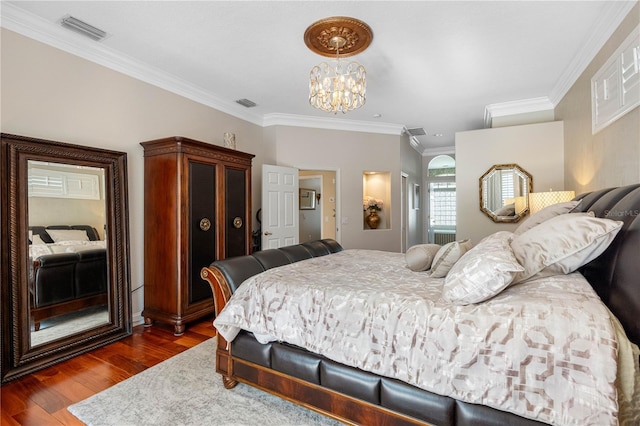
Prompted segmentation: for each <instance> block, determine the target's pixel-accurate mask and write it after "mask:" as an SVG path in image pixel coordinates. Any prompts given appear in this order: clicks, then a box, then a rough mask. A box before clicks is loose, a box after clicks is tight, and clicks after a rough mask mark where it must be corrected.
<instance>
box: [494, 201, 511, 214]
mask: <svg viewBox="0 0 640 426" xmlns="http://www.w3.org/2000/svg"><path fill="white" fill-rule="evenodd" d="M495 214H496V216H514V215H515V214H516V205H515V204H514V203H511V204H507V205H506V206H504V207H502V208H500V209H499V210H498V211H497V212H495Z"/></svg>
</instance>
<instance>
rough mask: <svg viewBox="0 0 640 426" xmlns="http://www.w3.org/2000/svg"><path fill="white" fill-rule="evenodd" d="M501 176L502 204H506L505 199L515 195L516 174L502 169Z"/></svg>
mask: <svg viewBox="0 0 640 426" xmlns="http://www.w3.org/2000/svg"><path fill="white" fill-rule="evenodd" d="M500 176H501V178H502V205H504V200H506V199H508V198H514V197H515V191H514V188H513V177H514V176H513V172H511V171H502V172H501V173H500Z"/></svg>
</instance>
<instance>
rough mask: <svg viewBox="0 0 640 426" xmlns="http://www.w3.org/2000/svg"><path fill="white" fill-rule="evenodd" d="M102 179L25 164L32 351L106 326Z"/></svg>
mask: <svg viewBox="0 0 640 426" xmlns="http://www.w3.org/2000/svg"><path fill="white" fill-rule="evenodd" d="M104 179H105V171H104V169H103V168H98V167H89V166H77V165H70V164H65V163H56V162H43V161H33V160H29V161H28V179H27V180H28V212H29V214H28V216H29V217H28V219H29V222H28V223H29V227H28V234H29V235H28V241H29V262H28V265H29V269H30V270H29V321H30V345H31V347H35V346H38V345H42V344H44V343H47V342H50V341H53V340H57V339H61V338H64V337H67V336H69V335H73V334H75V333H78V332H81V331H84V330H89V329H92V328H95V327H99V326H101V325H104V324H107V323H108V322H109V309H108V297H107V296H108V294H107V284H108V282H109V281H108V280H109V277H108V268H107V245H106V243H107V242H106V232H107V226H106V202H105V182H104Z"/></svg>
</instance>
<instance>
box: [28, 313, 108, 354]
mask: <svg viewBox="0 0 640 426" xmlns="http://www.w3.org/2000/svg"><path fill="white" fill-rule="evenodd" d="M108 322H109V311H108V310H107V306H106V305H103V306H95V307H93V308H88V309H84V310H81V311H77V312H73V313H70V314H67V315H61V316H59V317H55V318H51V319H48V320H43V321H42V322H41V323H40V330H38V331H34V330H33V327H32V330H31V346H38V345H42V344H44V343H47V342H50V341H52V340H57V339H60V338H63V337H67V336H69V335H71V334H76V333H79V332H81V331H84V330H89V329H92V328H95V327H98V326H101V325H103V324H107V323H108Z"/></svg>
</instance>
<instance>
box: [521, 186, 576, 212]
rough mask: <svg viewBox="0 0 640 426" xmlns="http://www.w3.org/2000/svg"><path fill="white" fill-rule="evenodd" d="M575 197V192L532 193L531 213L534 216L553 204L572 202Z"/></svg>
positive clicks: (530, 197) (530, 200)
mask: <svg viewBox="0 0 640 426" xmlns="http://www.w3.org/2000/svg"><path fill="white" fill-rule="evenodd" d="M575 196H576V193H575V191H549V192H532V193H530V194H529V212H530V214H534V213H536V212H538V211H540V210H542V209H543V208H545V207H547V206H550V205H552V204H558V203H564V202H565V201H571V200H573V199H574V198H575Z"/></svg>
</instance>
